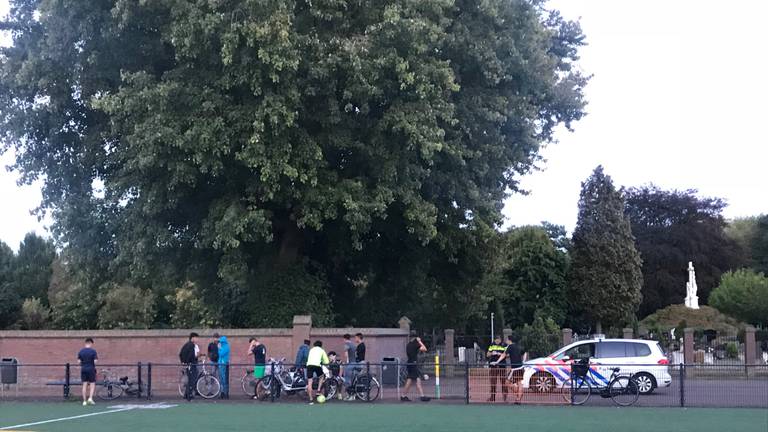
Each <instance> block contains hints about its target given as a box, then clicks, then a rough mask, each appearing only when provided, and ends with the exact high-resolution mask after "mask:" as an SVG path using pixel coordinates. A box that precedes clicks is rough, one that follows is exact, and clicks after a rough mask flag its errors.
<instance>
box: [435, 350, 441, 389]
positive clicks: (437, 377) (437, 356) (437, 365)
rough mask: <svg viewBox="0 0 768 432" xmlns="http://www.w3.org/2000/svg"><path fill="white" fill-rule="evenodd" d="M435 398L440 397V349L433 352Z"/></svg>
mask: <svg viewBox="0 0 768 432" xmlns="http://www.w3.org/2000/svg"><path fill="white" fill-rule="evenodd" d="M435 399H440V350H437V352H436V354H435Z"/></svg>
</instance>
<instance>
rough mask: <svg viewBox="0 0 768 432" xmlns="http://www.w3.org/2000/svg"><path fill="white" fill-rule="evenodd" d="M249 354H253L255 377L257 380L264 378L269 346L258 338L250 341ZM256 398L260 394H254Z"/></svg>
mask: <svg viewBox="0 0 768 432" xmlns="http://www.w3.org/2000/svg"><path fill="white" fill-rule="evenodd" d="M248 343H249V345H248V355H252V356H253V377H254V378H256V379H257V380H260V379H262V378H264V369H265V365H266V363H267V347H266V346H264V344H263V343H261V342H259V340H258V339H256V338H251V339H250V340H249V341H248ZM253 398H254V399H258V396H256V395H254V396H253Z"/></svg>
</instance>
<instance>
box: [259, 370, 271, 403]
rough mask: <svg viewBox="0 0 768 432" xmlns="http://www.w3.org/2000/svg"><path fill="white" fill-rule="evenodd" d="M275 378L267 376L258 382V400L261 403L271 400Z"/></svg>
mask: <svg viewBox="0 0 768 432" xmlns="http://www.w3.org/2000/svg"><path fill="white" fill-rule="evenodd" d="M273 381H274V378H273V377H272V375H267V376H265V377H264V378H262V379H260V380H258V381H257V382H256V398H257V399H258V400H260V401H265V400H267V399H269V398H270V397H271V395H272V392H273V389H272V382H273Z"/></svg>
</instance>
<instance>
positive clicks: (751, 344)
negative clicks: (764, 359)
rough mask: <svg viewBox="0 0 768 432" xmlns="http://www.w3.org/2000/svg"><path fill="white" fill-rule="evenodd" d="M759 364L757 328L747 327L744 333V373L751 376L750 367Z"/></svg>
mask: <svg viewBox="0 0 768 432" xmlns="http://www.w3.org/2000/svg"><path fill="white" fill-rule="evenodd" d="M755 364H757V344H756V343H755V328H754V327H752V326H747V328H746V329H745V331H744V372H745V374H746V375H747V376H749V367H750V366H752V365H755Z"/></svg>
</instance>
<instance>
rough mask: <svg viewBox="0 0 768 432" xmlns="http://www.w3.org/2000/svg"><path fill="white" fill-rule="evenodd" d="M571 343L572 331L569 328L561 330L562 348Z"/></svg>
mask: <svg viewBox="0 0 768 432" xmlns="http://www.w3.org/2000/svg"><path fill="white" fill-rule="evenodd" d="M571 342H573V330H571V329H569V328H564V329H563V346H566V345H569V344H570V343H571Z"/></svg>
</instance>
